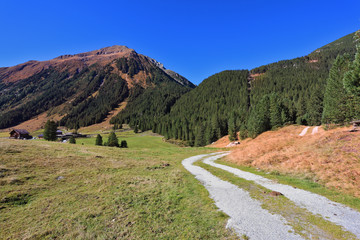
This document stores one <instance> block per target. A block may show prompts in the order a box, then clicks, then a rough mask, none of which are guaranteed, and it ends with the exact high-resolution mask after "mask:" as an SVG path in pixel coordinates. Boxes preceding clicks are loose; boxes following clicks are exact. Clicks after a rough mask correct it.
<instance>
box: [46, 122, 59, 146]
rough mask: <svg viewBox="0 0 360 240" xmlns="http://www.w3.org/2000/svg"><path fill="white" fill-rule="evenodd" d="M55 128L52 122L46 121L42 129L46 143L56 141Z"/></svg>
mask: <svg viewBox="0 0 360 240" xmlns="http://www.w3.org/2000/svg"><path fill="white" fill-rule="evenodd" d="M56 131H57V126H56V123H55V122H54V121H50V120H48V121H47V122H46V124H45V127H44V139H45V140H48V141H56V139H57V137H56Z"/></svg>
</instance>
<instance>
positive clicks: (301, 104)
mask: <svg viewBox="0 0 360 240" xmlns="http://www.w3.org/2000/svg"><path fill="white" fill-rule="evenodd" d="M296 123H297V124H302V125H307V114H306V102H305V100H304V98H303V97H302V96H301V97H300V98H299V100H298V103H297V106H296Z"/></svg>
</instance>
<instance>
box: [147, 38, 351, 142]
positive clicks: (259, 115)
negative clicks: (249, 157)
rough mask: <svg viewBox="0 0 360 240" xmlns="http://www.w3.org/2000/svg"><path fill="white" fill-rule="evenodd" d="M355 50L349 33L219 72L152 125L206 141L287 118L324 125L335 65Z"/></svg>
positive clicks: (249, 132) (262, 128)
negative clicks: (297, 52) (247, 67)
mask: <svg viewBox="0 0 360 240" xmlns="http://www.w3.org/2000/svg"><path fill="white" fill-rule="evenodd" d="M355 52H356V47H355V39H354V34H349V35H347V36H345V37H343V38H341V39H339V40H337V41H335V42H333V43H330V44H328V45H326V46H324V47H322V48H319V49H317V50H316V51H314V52H312V53H311V54H309V55H307V56H304V57H299V58H296V59H292V60H285V61H280V62H276V63H272V64H269V65H265V66H261V67H258V68H255V69H253V70H251V71H250V72H248V71H243V70H239V71H224V72H221V73H218V74H215V75H213V76H211V77H209V78H208V79H206V80H204V81H203V82H202V83H201V84H200V85H199V86H198V87H197V88H196V89H194V90H192V91H191V92H189V93H187V94H185V95H184V96H183V97H181V98H180V99H179V100H178V101H177V102H176V104H175V105H174V106H173V108H172V109H171V112H170V114H168V115H166V116H165V117H163V118H161V119H159V120H158V121H155V122H154V124H153V127H152V129H153V131H154V132H157V133H160V134H163V135H165V136H166V137H167V138H175V139H181V140H184V141H188V142H189V144H190V145H196V146H202V145H206V144H210V143H211V142H213V141H215V140H217V139H219V138H220V137H221V136H224V135H226V134H229V135H230V138H231V139H232V140H235V139H236V134H235V133H236V131H240V136H241V137H242V138H245V137H247V136H250V137H256V136H257V135H258V134H260V133H262V132H264V131H267V130H270V129H274V128H277V127H280V126H283V125H286V124H293V123H298V124H304V125H319V124H321V120H322V113H323V108H324V106H323V105H324V93H325V88H326V85H327V79H328V77H329V71H330V68H331V66H332V64H333V62H334V60H335V59H336V57H337V56H338V55H342V54H344V53H346V54H348V61H349V62H351V61H352V60H353V59H354V56H355ZM340 90H341V89H339V91H340ZM353 108H354V107H353ZM353 111H356V110H353ZM352 117H355V115H352ZM348 120H350V118H348ZM149 128H150V126H148V128H146V129H149Z"/></svg>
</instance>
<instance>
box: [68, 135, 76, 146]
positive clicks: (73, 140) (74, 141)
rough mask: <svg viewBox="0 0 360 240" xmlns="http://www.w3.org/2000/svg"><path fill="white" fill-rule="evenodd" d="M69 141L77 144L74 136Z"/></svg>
mask: <svg viewBox="0 0 360 240" xmlns="http://www.w3.org/2000/svg"><path fill="white" fill-rule="evenodd" d="M69 143H70V144H76V140H75V138H74V136H71V137H70V139H69Z"/></svg>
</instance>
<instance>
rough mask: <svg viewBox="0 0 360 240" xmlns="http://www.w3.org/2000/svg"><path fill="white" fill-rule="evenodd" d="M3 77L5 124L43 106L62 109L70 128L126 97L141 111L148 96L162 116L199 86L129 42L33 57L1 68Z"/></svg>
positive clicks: (1, 117)
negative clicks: (38, 59) (39, 59)
mask: <svg viewBox="0 0 360 240" xmlns="http://www.w3.org/2000/svg"><path fill="white" fill-rule="evenodd" d="M168 73H169V74H171V76H170V75H168ZM0 77H1V78H0V112H1V114H0V129H1V128H7V127H11V126H14V125H17V124H19V123H22V122H24V121H26V120H29V119H31V118H33V117H36V116H38V115H39V114H41V113H44V112H47V113H48V115H51V114H57V115H59V116H60V121H59V124H60V125H63V126H66V127H68V128H71V129H76V128H79V127H83V126H89V125H92V124H95V123H100V122H102V121H103V120H104V119H105V118H106V117H107V115H108V113H109V112H110V111H112V110H113V109H114V108H116V107H117V106H118V105H119V104H120V103H121V102H123V101H124V100H126V99H129V106H128V107H127V110H126V111H127V112H131V111H135V112H138V111H139V109H141V108H144V106H143V103H144V102H146V103H147V104H148V106H156V107H155V108H156V110H154V111H153V110H151V112H155V111H156V112H157V115H156V116H157V117H158V116H163V115H165V114H166V113H168V112H169V111H170V107H171V106H172V105H173V104H174V103H175V101H176V100H177V99H178V98H179V97H180V96H181V95H182V94H184V93H185V92H187V91H189V90H190V89H191V88H192V87H194V85H193V84H192V83H191V82H189V81H188V80H187V79H185V78H184V77H182V76H180V75H179V74H177V73H175V72H172V71H170V70H167V69H165V68H164V67H163V66H162V65H161V66H160V64H159V63H157V62H156V61H155V60H153V59H151V58H149V57H146V56H143V55H141V54H138V53H136V52H135V51H134V50H132V49H129V48H126V47H124V46H113V47H109V48H104V49H100V50H97V51H92V52H88V53H82V54H76V55H65V56H61V57H58V58H56V59H53V60H49V61H45V62H36V61H30V62H28V63H25V64H21V65H18V66H14V67H11V68H4V69H2V71H1V74H0ZM157 88H159V89H157ZM152 92H154V93H158V95H161V97H160V98H157V97H154V96H153V94H151V93H152ZM143 94H144V96H143ZM137 98H140V99H141V100H137ZM145 108H147V106H146V107H145ZM145 114H146V113H145ZM148 115H149V114H148ZM127 120H128V119H127Z"/></svg>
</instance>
